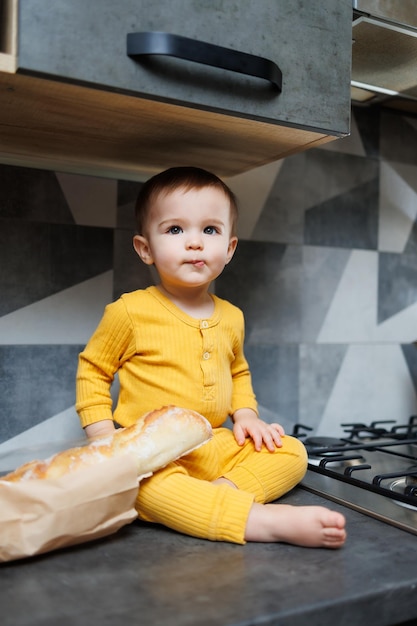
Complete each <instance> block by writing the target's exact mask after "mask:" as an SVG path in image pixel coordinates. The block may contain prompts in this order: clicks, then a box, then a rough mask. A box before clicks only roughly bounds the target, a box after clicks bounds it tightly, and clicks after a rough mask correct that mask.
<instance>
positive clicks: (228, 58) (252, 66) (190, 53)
mask: <svg viewBox="0 0 417 626" xmlns="http://www.w3.org/2000/svg"><path fill="white" fill-rule="evenodd" d="M150 54H161V55H165V56H173V57H178V58H180V59H185V60H187V61H194V62H196V63H203V64H204V65H212V66H213V67H219V68H222V69H225V70H231V71H233V72H239V73H240V74H248V75H249V76H256V77H257V78H264V79H265V80H268V81H269V82H271V83H272V84H273V85H274V87H275V88H276V89H277V90H278V92H281V90H282V72H281V70H280V69H279V67H278V65H276V63H274V62H273V61H270V60H269V59H264V58H263V57H258V56H255V55H253V54H247V53H246V52H239V51H237V50H231V49H230V48H223V47H222V46H216V45H213V44H211V43H206V42H204V41H198V40H196V39H189V38H188V37H180V36H179V35H173V34H171V33H163V32H157V31H154V32H143V33H129V34H128V35H127V55H128V56H129V57H132V58H135V57H139V56H146V55H150Z"/></svg>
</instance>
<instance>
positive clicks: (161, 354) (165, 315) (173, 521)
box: [76, 287, 307, 544]
mask: <svg viewBox="0 0 417 626" xmlns="http://www.w3.org/2000/svg"><path fill="white" fill-rule="evenodd" d="M213 301H214V312H213V315H212V317H211V318H209V319H205V320H199V319H194V318H192V317H190V316H188V315H186V314H185V313H184V312H183V311H181V310H180V309H178V307H176V306H175V305H174V304H173V303H172V302H171V301H170V300H169V299H168V298H166V297H165V296H164V295H162V294H161V293H160V292H159V290H158V289H157V288H156V287H149V288H148V289H146V290H139V291H135V292H133V293H130V294H125V295H123V296H122V297H121V298H120V299H119V300H117V301H116V302H114V303H112V304H110V305H108V306H107V307H106V310H105V313H104V316H103V319H102V320H101V322H100V324H99V326H98V328H97V330H96V332H95V333H94V335H93V336H92V338H91V340H90V341H89V342H88V344H87V346H86V348H85V350H84V351H83V352H82V353H81V354H80V359H79V367H78V372H77V403H76V408H77V411H78V412H79V415H80V419H81V424H82V426H87V425H89V424H92V423H95V422H98V421H100V420H103V419H115V421H116V422H118V423H119V424H121V425H122V426H129V425H130V424H132V423H134V422H135V421H136V420H137V419H138V418H139V417H140V416H141V415H143V414H144V413H146V412H147V411H151V410H153V409H155V408H159V407H161V406H165V405H169V404H174V405H177V406H181V407H185V408H191V409H194V410H196V411H198V412H199V413H201V414H202V415H204V416H205V417H206V418H207V419H208V420H209V421H210V423H211V424H212V426H213V428H214V436H213V438H212V440H211V441H209V442H208V443H206V444H205V445H203V446H201V447H200V448H198V449H197V450H195V451H194V452H192V453H191V454H189V455H187V456H185V457H182V458H181V459H179V460H178V461H175V462H173V463H170V464H169V465H168V466H167V467H166V468H164V469H162V470H159V471H158V472H155V474H154V475H153V476H152V477H150V478H147V479H144V480H142V482H141V484H140V487H139V493H138V498H137V502H136V508H137V511H138V514H139V517H140V518H141V519H143V520H147V521H151V522H155V523H160V524H164V525H165V526H168V527H169V528H172V529H175V530H178V531H180V532H183V533H186V534H189V535H193V536H196V537H202V538H206V539H211V540H217V541H231V542H234V543H240V544H242V543H244V542H245V539H244V537H245V528H246V523H247V519H248V515H249V511H250V509H251V506H252V505H253V502H254V501H255V500H256V501H257V502H261V503H263V502H270V501H272V500H274V499H276V498H278V497H279V496H281V495H282V494H284V493H285V492H287V491H288V490H289V489H292V487H294V485H295V484H297V482H299V481H300V480H301V478H302V476H303V475H304V473H305V470H306V465H307V460H306V453H305V449H304V446H303V445H302V443H301V442H300V441H298V440H296V439H293V438H292V437H285V438H284V439H283V447H282V448H277V449H276V450H275V452H273V453H271V452H269V451H268V450H267V449H266V448H265V447H263V449H262V451H261V452H256V451H255V449H254V446H253V442H252V441H251V440H249V439H248V440H246V442H245V444H244V445H243V446H242V447H241V446H239V445H238V444H237V443H236V441H235V438H234V435H233V433H232V432H231V431H230V430H229V429H226V428H220V427H221V425H222V424H223V423H224V421H225V420H226V418H227V417H228V416H229V415H232V414H233V413H234V412H235V411H236V410H237V409H239V408H251V409H253V410H255V411H256V410H257V405H256V400H255V396H254V394H253V390H252V384H251V377H250V372H249V368H248V364H247V361H246V359H245V357H244V353H243V341H244V320H243V315H242V312H241V311H240V310H239V309H238V308H237V307H235V306H233V305H232V304H230V303H228V302H227V301H225V300H222V299H220V298H217V297H216V296H213ZM116 372H117V373H118V376H119V382H120V394H119V401H118V404H117V407H116V409H115V411H114V415H113V410H112V399H111V394H110V386H111V383H112V381H113V378H114V376H115V374H116ZM222 476H223V477H225V478H228V479H229V480H230V481H231V482H232V483H233V484H234V485H236V486H237V487H238V488H237V489H235V488H233V487H231V486H229V485H227V484H222V485H214V484H213V483H212V481H214V480H215V479H217V478H219V477H222Z"/></svg>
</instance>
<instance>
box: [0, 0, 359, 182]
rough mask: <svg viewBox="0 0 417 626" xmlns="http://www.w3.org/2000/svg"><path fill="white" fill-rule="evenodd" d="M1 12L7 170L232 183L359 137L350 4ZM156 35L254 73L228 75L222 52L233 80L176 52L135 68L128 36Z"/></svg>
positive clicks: (2, 5)
mask: <svg viewBox="0 0 417 626" xmlns="http://www.w3.org/2000/svg"><path fill="white" fill-rule="evenodd" d="M0 11H1V12H2V15H1V18H0V21H1V22H2V27H1V29H0V130H1V132H0V163H4V164H10V165H20V166H26V167H36V168H43V169H51V170H54V171H63V172H71V173H82V174H89V175H92V176H105V177H113V178H123V179H126V180H127V179H132V180H143V177H144V176H145V177H146V176H148V175H149V174H152V173H154V172H156V171H160V170H161V169H164V168H166V167H171V166H173V165H196V166H199V167H204V168H207V169H210V170H212V171H214V172H215V173H217V174H218V175H220V176H224V177H229V176H234V175H236V174H240V173H243V172H246V171H248V170H250V169H253V168H256V167H260V166H262V165H265V164H266V163H270V162H274V161H277V160H279V159H282V158H285V157H288V156H290V155H292V154H295V153H297V152H300V151H302V150H306V149H309V148H313V147H317V146H318V145H320V144H323V143H325V142H328V141H331V140H334V139H336V138H338V137H343V136H345V135H346V134H348V133H349V124H350V66H351V47H352V46H351V30H352V26H351V18H352V8H351V2H350V0H338V1H337V2H335V1H334V0H311V1H310V2H303V1H302V0H291V2H288V1H287V0H262V2H258V1H257V0H155V1H154V0H120V1H119V2H114V0H89V1H88V2H85V0H71V1H69V0H53V2H51V1H50V0H3V2H1V0H0ZM158 32H159V33H160V32H162V33H164V37H166V36H167V34H168V35H169V36H173V37H174V38H175V42H176V43H177V42H178V38H180V41H181V42H183V40H184V38H185V39H186V40H187V46H188V45H189V43H190V41H191V43H192V45H193V47H195V46H196V45H197V46H199V45H201V42H203V44H204V45H205V44H208V45H209V46H212V47H214V48H215V49H214V56H215V57H216V63H217V61H218V60H217V55H218V53H219V50H218V48H219V47H221V48H226V49H227V51H228V52H227V59H228V58H229V57H230V55H232V56H234V55H236V54H238V55H239V62H240V61H241V60H242V57H241V53H243V54H244V55H246V56H244V59H243V61H244V63H243V65H244V68H243V69H244V72H246V73H242V72H241V71H239V72H237V71H231V70H230V68H229V69H225V68H224V67H223V65H224V55H223V51H221V52H222V54H221V56H220V66H221V68H219V67H216V66H212V65H207V64H206V63H205V62H201V59H199V62H195V61H190V60H189V59H188V57H187V58H182V56H181V54H182V53H181V54H180V56H179V57H178V56H173V51H172V49H170V50H169V54H168V55H160V54H157V55H155V54H151V55H149V54H148V48H145V52H146V54H145V55H140V57H139V58H138V57H137V56H135V57H134V58H133V57H132V56H131V55H128V51H127V37H128V35H129V34H131V33H151V37H152V38H154V37H155V33H158ZM152 41H154V40H153V39H152ZM196 42H197V43H196ZM152 52H154V50H153V49H152ZM174 52H175V54H177V50H174ZM188 52H189V50H188V47H187V54H188ZM211 52H213V50H211ZM185 56H187V55H185ZM248 57H249V59H250V60H253V57H256V59H259V58H261V59H262V61H261V64H262V71H261V76H262V77H261V78H260V77H258V76H256V75H255V76H254V75H252V74H250V73H249V74H248V73H247V66H246V65H245V63H246V61H247V60H248ZM203 61H207V59H206V58H204V59H203ZM265 67H266V71H265ZM270 70H272V74H271V72H270ZM279 71H281V72H282V91H281V92H280V90H279V88H277V85H276V84H274V83H276V82H278V84H279V82H280V81H279V80H277V77H278V79H279V78H280V75H279ZM274 72H275V74H274ZM255 74H256V72H255ZM271 76H272V78H271Z"/></svg>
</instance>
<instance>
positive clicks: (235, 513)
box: [136, 428, 307, 544]
mask: <svg viewBox="0 0 417 626" xmlns="http://www.w3.org/2000/svg"><path fill="white" fill-rule="evenodd" d="M306 467H307V454H306V451H305V448H304V446H303V444H302V443H301V441H299V440H298V439H294V438H293V437H289V436H286V437H284V438H283V446H282V448H276V450H275V452H269V451H268V450H267V449H266V448H265V447H264V448H262V450H261V451H260V452H256V451H255V449H254V446H253V443H252V441H251V440H247V441H246V443H245V444H244V446H243V447H242V448H241V447H240V446H238V445H237V444H236V441H235V439H234V436H233V433H232V432H231V431H230V430H229V429H226V428H219V429H215V431H214V437H213V439H212V440H211V441H210V442H209V443H207V444H205V445H204V446H202V447H201V448H198V449H197V450H195V451H194V452H192V453H191V454H189V455H187V456H186V457H183V458H182V459H179V461H176V462H175V463H171V464H170V465H169V466H168V467H166V468H165V469H163V470H160V471H159V472H157V473H156V474H155V475H154V476H152V477H151V478H150V479H145V480H143V481H142V483H141V485H140V488H139V494H138V498H137V501H136V509H137V511H138V514H139V517H140V518H141V519H143V520H146V521H148V522H155V523H159V524H164V525H165V526H168V527H169V528H173V529H174V530H177V531H180V532H182V533H185V534H188V535H192V536H195V537H202V538H205V539H211V540H213V541H230V542H233V543H240V544H242V543H245V539H244V537H245V529H246V523H247V519H248V515H249V511H250V508H251V506H252V504H253V502H254V500H256V501H257V502H260V503H264V502H271V501H272V500H276V499H277V498H279V497H280V496H281V495H283V494H284V493H286V492H287V491H289V490H290V489H292V488H293V487H294V486H295V485H296V484H297V483H298V482H299V481H300V480H301V479H302V477H303V476H304V474H305V471H306ZM220 476H223V477H225V478H228V479H229V480H231V481H232V482H233V483H234V484H235V485H236V486H237V487H238V489H234V488H233V487H229V486H228V485H213V484H212V483H211V482H209V481H212V480H215V479H216V478H219V477H220Z"/></svg>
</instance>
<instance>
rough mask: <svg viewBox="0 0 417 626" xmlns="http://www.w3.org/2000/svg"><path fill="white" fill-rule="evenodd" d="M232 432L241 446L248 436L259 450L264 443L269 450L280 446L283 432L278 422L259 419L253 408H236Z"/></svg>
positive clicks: (271, 450) (272, 450)
mask: <svg viewBox="0 0 417 626" xmlns="http://www.w3.org/2000/svg"><path fill="white" fill-rule="evenodd" d="M232 419H233V424H234V425H233V434H234V436H235V439H236V441H237V443H238V444H239V445H240V446H243V444H244V443H245V439H246V438H247V437H250V438H251V439H252V440H253V443H254V445H255V450H257V451H258V452H259V450H260V449H261V448H262V444H263V443H264V444H265V446H266V447H267V449H268V450H269V451H270V452H274V450H275V448H280V447H281V446H282V441H281V437H284V435H285V432H284V429H283V427H282V426H281V425H280V424H268V423H267V422H264V421H263V420H261V419H259V417H258V416H257V414H256V412H255V411H254V410H253V409H238V410H237V411H235V412H234V413H233V417H232Z"/></svg>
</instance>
